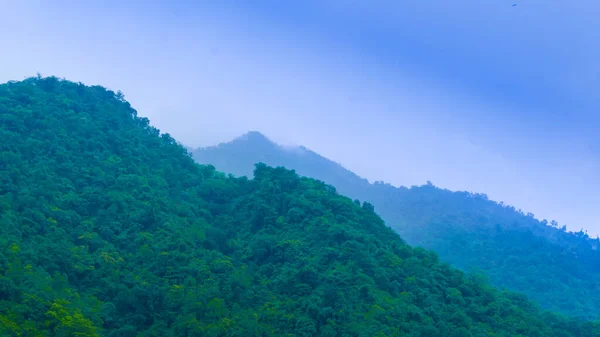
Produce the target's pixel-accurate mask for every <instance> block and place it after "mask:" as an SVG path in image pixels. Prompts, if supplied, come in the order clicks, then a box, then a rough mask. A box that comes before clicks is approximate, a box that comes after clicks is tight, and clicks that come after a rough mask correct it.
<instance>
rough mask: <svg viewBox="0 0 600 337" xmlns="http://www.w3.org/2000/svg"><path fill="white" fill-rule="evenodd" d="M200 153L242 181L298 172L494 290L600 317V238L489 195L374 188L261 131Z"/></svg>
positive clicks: (197, 155) (426, 188) (384, 186)
mask: <svg viewBox="0 0 600 337" xmlns="http://www.w3.org/2000/svg"><path fill="white" fill-rule="evenodd" d="M193 156H194V158H195V159H196V160H197V161H198V162H200V163H210V164H214V165H215V167H216V168H217V169H218V170H222V171H225V172H228V173H233V174H235V175H240V176H241V175H249V173H250V172H251V169H252V167H253V165H254V163H256V162H264V163H266V164H268V165H271V166H284V167H286V168H290V169H295V170H297V172H298V173H299V174H300V175H305V176H309V177H312V178H316V179H319V180H322V181H324V182H326V183H328V184H332V185H333V186H335V187H336V189H337V190H338V191H339V192H340V193H342V194H344V195H348V196H350V197H352V198H358V199H360V200H366V201H368V202H370V203H372V204H373V205H374V206H375V210H376V212H377V213H378V214H380V215H381V216H382V218H383V219H384V220H385V221H386V222H387V224H388V225H390V226H392V227H393V228H394V229H395V230H396V231H397V232H399V233H400V235H401V236H402V238H403V239H405V240H406V241H407V242H408V243H409V244H411V245H418V246H423V247H425V248H428V249H432V250H434V251H436V252H437V253H438V254H439V255H440V258H441V260H442V261H446V262H449V263H451V264H453V265H454V266H457V267H460V268H462V269H464V270H477V271H484V272H485V274H487V276H489V278H490V280H491V282H492V284H493V285H495V286H498V287H506V288H508V289H511V290H514V291H518V292H522V293H525V294H527V295H528V296H529V297H530V298H532V299H534V300H535V301H537V302H538V303H540V304H541V305H542V306H543V307H544V308H547V309H550V310H554V311H561V312H563V313H565V314H569V315H575V316H579V317H584V318H588V319H596V318H598V317H600V251H599V250H597V248H598V244H599V241H598V240H597V239H593V240H592V239H590V238H589V237H588V236H587V235H586V234H585V233H584V232H578V233H572V232H566V231H565V229H564V227H561V226H559V225H557V224H556V223H555V222H551V223H550V224H548V223H547V222H540V221H538V220H536V219H535V218H533V217H532V215H531V214H525V213H523V212H521V211H520V210H516V209H515V208H514V207H510V206H507V205H504V204H502V203H500V204H499V203H496V202H494V201H491V200H488V198H487V197H486V196H485V195H483V194H472V193H466V192H450V191H448V190H443V189H440V188H437V187H435V186H433V185H431V184H427V185H424V186H415V187H412V188H405V187H400V188H397V187H394V186H391V185H389V184H385V183H382V182H376V183H375V184H369V182H368V181H366V180H365V179H362V178H360V177H359V176H357V175H355V174H353V173H352V172H350V171H348V170H346V169H344V168H343V167H342V166H340V165H339V164H336V163H334V162H332V161H329V160H327V159H325V158H323V157H321V156H319V155H318V154H316V153H314V152H312V151H310V150H307V149H304V148H298V149H296V150H290V149H288V148H283V147H280V146H278V145H276V144H274V143H273V142H271V141H270V140H268V139H267V138H266V137H265V136H263V135H261V134H260V133H258V132H250V133H248V134H247V135H244V136H243V137H240V138H238V139H236V140H234V141H232V142H229V143H224V144H220V145H218V146H213V147H208V148H201V149H197V150H195V151H193ZM406 165H410V163H406ZM559 227H561V228H559Z"/></svg>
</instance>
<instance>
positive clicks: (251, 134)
mask: <svg viewBox="0 0 600 337" xmlns="http://www.w3.org/2000/svg"><path fill="white" fill-rule="evenodd" d="M237 141H245V142H250V143H269V144H273V145H274V144H275V143H274V142H273V141H272V140H270V139H269V138H268V137H267V136H265V135H264V134H262V133H260V132H259V131H248V132H246V133H245V134H243V135H241V136H240V137H238V138H236V139H234V140H233V142H237Z"/></svg>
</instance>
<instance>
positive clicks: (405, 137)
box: [0, 0, 600, 234]
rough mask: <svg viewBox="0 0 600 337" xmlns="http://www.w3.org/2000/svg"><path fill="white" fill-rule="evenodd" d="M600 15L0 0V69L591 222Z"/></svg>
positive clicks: (396, 177) (173, 127)
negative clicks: (107, 91)
mask: <svg viewBox="0 0 600 337" xmlns="http://www.w3.org/2000/svg"><path fill="white" fill-rule="evenodd" d="M513 3H517V4H518V5H517V6H515V7H513V6H512V4H513ZM598 15H600V2H597V1H591V0H579V1H566V0H546V1H541V0H540V1H518V0H512V1H505V0H485V1H482V0H465V1H441V0H437V1H433V0H421V1H388V0H370V1H366V0H353V1H348V0H345V1H341V0H326V1H324V0H320V1H317V0H303V1H271V0H254V1H212V0H205V1H170V2H167V1H165V2H162V4H151V3H142V2H141V1H138V2H135V1H130V2H127V3H121V2H120V1H114V0H109V1H103V2H99V1H92V0H90V1H86V2H84V1H61V0H58V1H53V2H49V1H41V0H40V1H27V0H22V1H0V29H2V31H3V32H5V34H2V36H0V45H2V47H3V48H2V49H3V53H1V54H0V62H1V64H3V65H4V66H3V67H0V81H6V80H11V79H17V80H18V79H23V78H24V77H27V76H32V75H35V73H36V72H38V71H39V72H40V73H42V74H43V75H56V76H59V77H65V78H67V79H70V80H74V81H82V82H84V83H87V84H101V85H104V86H107V87H109V88H111V89H114V90H117V89H120V90H122V91H123V92H124V93H125V95H126V98H127V99H128V100H129V101H130V102H131V103H132V104H133V105H134V107H136V108H137V110H138V111H139V113H140V114H141V115H144V116H147V117H149V118H150V119H151V121H152V123H153V124H154V125H156V126H157V127H159V128H160V129H161V130H162V131H164V132H169V133H171V134H172V135H173V136H174V137H175V138H177V139H179V140H180V141H182V142H184V143H186V144H189V145H192V146H203V145H212V144H215V143H218V142H221V141H227V140H229V139H232V138H234V137H236V136H238V135H240V134H242V133H244V132H246V131H248V130H259V131H262V132H263V133H265V134H266V135H267V136H269V137H271V138H272V139H273V140H275V141H277V142H280V143H284V144H302V145H305V146H307V147H309V148H311V149H313V150H315V151H317V152H319V153H321V154H323V155H324V156H326V157H329V158H331V159H333V160H336V161H338V162H340V163H342V164H343V165H344V166H346V167H348V168H349V169H351V170H353V171H355V172H357V173H358V174H360V175H362V176H364V177H366V178H368V179H370V180H371V181H373V180H385V181H388V182H391V183H393V184H396V185H414V184H422V183H424V182H425V181H426V180H431V181H432V182H433V183H434V184H436V185H439V186H441V187H446V188H449V189H453V190H469V191H474V192H483V193H487V194H488V195H489V197H490V198H492V199H494V200H498V201H505V202H506V203H509V204H512V205H514V206H515V207H517V208H522V209H523V210H524V211H525V212H532V213H534V214H536V216H537V217H539V218H547V219H549V220H550V219H556V220H557V221H558V222H559V223H561V224H566V225H567V226H568V227H569V228H570V229H572V230H578V229H580V228H582V227H583V228H585V229H588V230H589V231H590V233H591V234H596V233H599V232H600V221H597V220H596V219H597V217H598V215H599V214H598V213H599V211H597V209H598V207H597V205H598V204H600V192H599V191H600V174H599V173H600V141H599V140H598V139H599V138H598V137H597V136H596V135H597V134H598V131H600V114H599V113H598V112H599V111H600V110H599V108H600V92H599V90H598V88H599V87H600V62H599V60H600V47H599V46H598V44H597V43H596V41H600V21H599V20H597V19H596V18H597V17H598ZM7 32H10V33H7Z"/></svg>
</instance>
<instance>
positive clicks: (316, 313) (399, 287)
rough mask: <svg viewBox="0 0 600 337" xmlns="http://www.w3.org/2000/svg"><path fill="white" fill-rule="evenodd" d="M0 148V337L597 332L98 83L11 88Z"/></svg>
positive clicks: (358, 207)
mask: <svg viewBox="0 0 600 337" xmlns="http://www.w3.org/2000/svg"><path fill="white" fill-rule="evenodd" d="M0 138H1V139H2V142H0V159H1V160H0V335H1V336H8V337H17V336H28V337H29V336H34V337H44V336H48V337H50V336H65V337H66V336H80V337H130V336H138V337H150V336H161V337H170V336H265V337H270V336H273V337H280V336H301V337H310V336H324V337H325V336H326V337H338V336H343V337H361V336H378V337H385V336H389V337H391V336H411V337H433V336H450V337H484V336H523V337H589V336H598V335H600V323H598V322H590V321H582V320H580V319H576V318H568V317H565V316H563V315H560V314H555V313H551V312H547V311H543V310H541V309H540V308H539V307H538V305H537V304H536V303H534V302H532V301H530V300H528V299H527V298H526V297H525V296H523V295H521V294H517V293H513V292H509V291H502V290H498V289H494V288H493V287H491V286H490V285H489V284H488V283H487V282H486V281H485V280H483V279H482V278H480V277H477V276H476V275H466V274H464V273H463V272H461V271H459V270H457V269H455V268H453V267H451V266H450V265H448V264H445V263H441V262H439V261H438V256H437V255H436V254H435V253H433V252H431V251H427V250H425V249H423V248H412V247H410V246H409V245H407V244H406V243H405V241H404V240H402V238H401V237H400V236H399V235H398V234H397V233H395V232H394V231H393V230H392V229H391V228H389V227H388V226H386V225H385V223H384V222H383V220H381V218H380V217H379V216H378V215H377V214H376V213H375V212H374V208H373V206H372V205H371V204H369V203H368V202H363V203H361V202H358V201H353V200H351V199H349V198H347V197H345V196H343V195H340V194H338V193H337V192H336V191H335V189H334V188H333V187H331V186H329V185H326V184H324V183H322V182H319V181H316V180H314V179H311V178H306V177H300V176H299V175H298V174H297V173H295V172H293V171H290V170H287V169H285V168H273V167H268V166H266V165H264V164H259V165H256V167H255V169H254V172H253V173H254V174H253V179H247V178H246V177H241V178H236V177H232V176H227V175H225V174H224V173H221V172H218V171H216V170H215V169H214V167H213V166H210V165H198V164H197V163H195V162H194V161H193V159H192V158H191V157H190V156H189V154H188V153H187V149H186V148H184V147H183V146H181V145H180V144H179V143H178V142H177V141H176V140H175V139H173V138H172V137H171V136H170V135H169V134H166V133H161V132H160V130H158V129H156V128H154V127H153V126H151V125H150V121H149V120H148V119H147V118H142V117H139V116H138V115H137V111H136V110H134V109H133V108H132V107H131V105H130V104H129V103H128V102H127V101H126V100H125V99H124V97H123V95H122V94H121V93H115V92H113V91H110V90H107V89H105V88H104V87H101V86H86V85H83V84H81V83H74V82H70V81H67V80H59V79H58V78H56V77H48V78H42V77H36V78H29V79H26V80H24V81H20V82H9V83H6V84H2V85H0ZM248 138H253V137H248ZM263 144H266V143H263Z"/></svg>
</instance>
